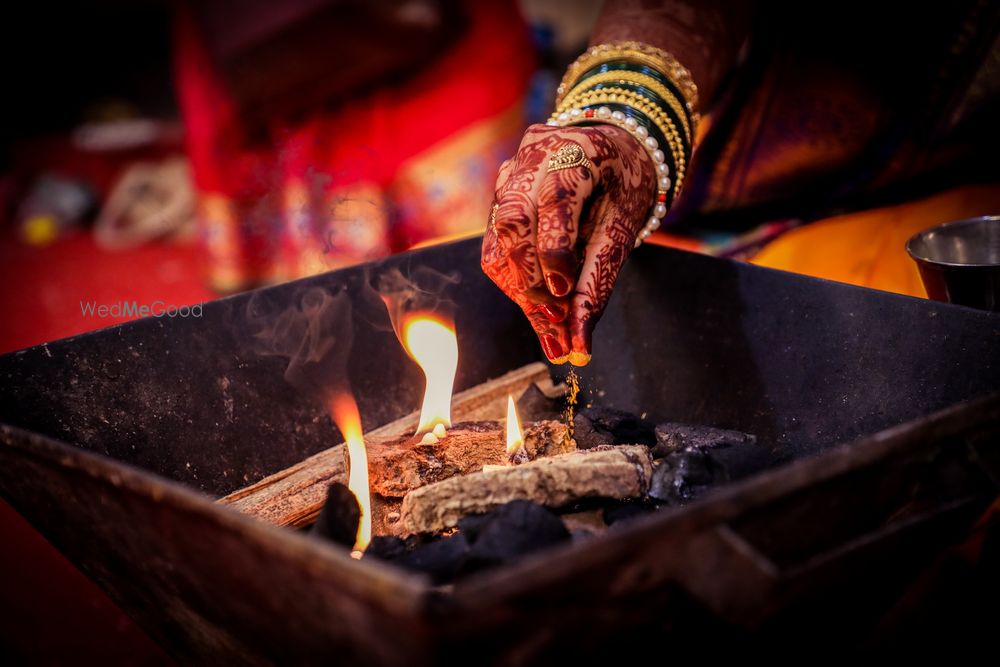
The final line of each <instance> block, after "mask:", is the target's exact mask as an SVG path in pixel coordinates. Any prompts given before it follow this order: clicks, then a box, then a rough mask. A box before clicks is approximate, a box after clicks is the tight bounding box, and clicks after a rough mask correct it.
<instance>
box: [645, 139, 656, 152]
mask: <svg viewBox="0 0 1000 667" xmlns="http://www.w3.org/2000/svg"><path fill="white" fill-rule="evenodd" d="M656 146H657V143H656V139H654V138H653V137H646V148H648V149H650V150H656Z"/></svg>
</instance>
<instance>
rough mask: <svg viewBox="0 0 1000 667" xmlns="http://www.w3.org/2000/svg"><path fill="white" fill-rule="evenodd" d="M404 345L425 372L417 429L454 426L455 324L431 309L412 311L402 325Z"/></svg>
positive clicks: (405, 317)
mask: <svg viewBox="0 0 1000 667" xmlns="http://www.w3.org/2000/svg"><path fill="white" fill-rule="evenodd" d="M400 332H401V337H402V342H403V347H404V348H405V349H406V352H407V354H409V355H410V356H411V357H413V360H414V361H416V362H417V365H419V366H420V370H422V371H423V372H424V379H425V380H426V383H427V384H426V387H425V388H424V401H423V405H422V406H421V407H420V423H419V425H418V426H417V433H426V432H429V431H432V430H433V429H434V427H435V426H437V425H438V424H442V425H444V426H451V391H452V388H453V387H454V384H455V372H456V370H457V369H458V337H457V336H456V334H455V325H454V323H452V322H448V321H445V320H444V319H442V318H441V317H439V316H437V315H435V314H433V313H427V312H416V313H408V314H406V315H405V316H404V318H403V322H402V326H401V327H400Z"/></svg>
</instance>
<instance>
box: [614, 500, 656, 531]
mask: <svg viewBox="0 0 1000 667" xmlns="http://www.w3.org/2000/svg"><path fill="white" fill-rule="evenodd" d="M654 511H656V505H654V504H653V503H649V502H624V501H617V502H610V503H608V505H607V506H605V508H604V511H603V512H602V513H601V515H602V516H603V518H604V523H606V524H607V525H609V526H613V525H615V524H619V523H628V522H629V521H631V520H632V519H636V518H638V517H640V516H645V515H647V514H649V513H650V512H654Z"/></svg>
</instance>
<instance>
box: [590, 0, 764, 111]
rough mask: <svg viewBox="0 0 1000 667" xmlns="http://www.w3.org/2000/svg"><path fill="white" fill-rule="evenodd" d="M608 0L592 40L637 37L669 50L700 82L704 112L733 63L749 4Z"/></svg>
mask: <svg viewBox="0 0 1000 667" xmlns="http://www.w3.org/2000/svg"><path fill="white" fill-rule="evenodd" d="M651 4H652V3H650V2H648V0H607V2H605V4H604V8H603V9H602V10H601V15H600V17H599V18H598V20H597V25H596V26H595V27H594V31H593V33H592V34H591V39H590V43H591V44H603V43H606V42H613V41H621V40H635V41H639V42H644V43H646V44H649V45H651V46H655V47H658V48H661V49H663V50H664V51H668V52H670V53H672V54H673V55H674V56H675V57H676V58H677V60H678V61H680V62H681V64H683V65H684V66H685V67H687V68H688V70H690V71H691V76H692V78H693V79H694V82H695V84H697V86H698V97H699V99H700V100H701V105H702V107H703V108H702V111H704V110H705V106H706V105H708V104H709V103H710V102H711V101H712V99H713V97H714V95H715V93H716V90H717V88H718V86H719V83H720V82H721V81H722V78H723V77H724V76H725V74H726V72H727V71H729V69H730V68H732V67H733V65H734V64H735V62H736V55H737V53H738V52H739V49H740V46H741V45H742V43H743V41H744V40H745V39H746V36H747V34H748V32H749V28H750V19H751V11H750V10H751V4H750V3H749V2H732V1H731V0H730V1H728V2H727V1H726V0H663V1H661V2H659V3H656V6H650V5H651Z"/></svg>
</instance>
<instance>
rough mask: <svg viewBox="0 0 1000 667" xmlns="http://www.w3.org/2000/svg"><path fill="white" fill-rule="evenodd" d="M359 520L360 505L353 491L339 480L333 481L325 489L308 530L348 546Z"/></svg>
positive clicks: (352, 544)
mask: <svg viewBox="0 0 1000 667" xmlns="http://www.w3.org/2000/svg"><path fill="white" fill-rule="evenodd" d="M360 520H361V507H360V506H359V505H358V499H357V498H355V497H354V493H352V492H351V490H350V489H349V488H347V487H346V486H344V485H343V484H341V483H340V482H334V483H333V484H331V485H330V487H329V488H328V489H327V491H326V502H325V503H323V509H322V510H320V513H319V518H318V519H316V523H314V524H313V526H312V528H311V529H310V532H312V534H313V535H316V536H318V537H322V538H324V539H327V540H330V541H331V542H336V543H337V544H341V545H343V546H345V547H348V548H350V547H353V546H354V542H355V540H356V539H357V536H358V522H359V521H360Z"/></svg>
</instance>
